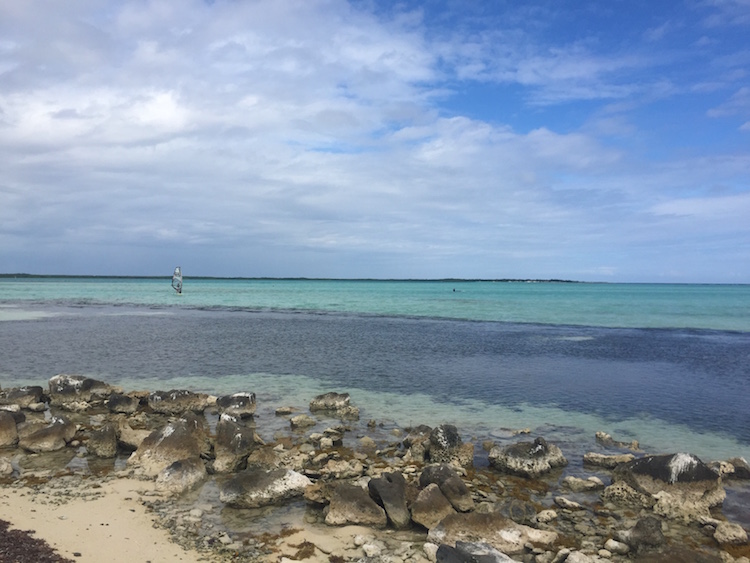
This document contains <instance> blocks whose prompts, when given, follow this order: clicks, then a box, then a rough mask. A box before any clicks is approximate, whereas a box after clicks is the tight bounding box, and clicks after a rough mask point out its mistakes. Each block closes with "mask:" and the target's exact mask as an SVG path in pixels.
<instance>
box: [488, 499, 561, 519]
mask: <svg viewBox="0 0 750 563" xmlns="http://www.w3.org/2000/svg"><path fill="white" fill-rule="evenodd" d="M553 512H554V511H553ZM500 513H501V514H502V515H503V516H507V517H508V518H510V519H511V520H513V521H514V522H516V523H518V524H527V525H533V524H535V523H536V522H537V521H538V520H537V513H536V508H534V505H533V504H531V503H530V502H526V501H523V500H520V499H511V500H510V502H508V503H506V504H505V505H503V507H502V508H501V509H500ZM555 517H557V513H555Z"/></svg>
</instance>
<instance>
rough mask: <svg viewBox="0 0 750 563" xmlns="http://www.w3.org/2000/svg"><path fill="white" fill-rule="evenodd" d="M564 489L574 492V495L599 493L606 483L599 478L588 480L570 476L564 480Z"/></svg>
mask: <svg viewBox="0 0 750 563" xmlns="http://www.w3.org/2000/svg"><path fill="white" fill-rule="evenodd" d="M562 485H563V487H565V488H567V489H569V490H571V491H573V492H574V493H583V492H588V491H599V490H601V489H603V488H604V483H602V481H601V479H599V478H598V477H589V478H588V479H580V478H578V477H573V476H572V475H568V476H567V477H565V478H564V479H563V480H562Z"/></svg>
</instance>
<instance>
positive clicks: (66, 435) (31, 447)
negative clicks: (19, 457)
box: [18, 417, 76, 453]
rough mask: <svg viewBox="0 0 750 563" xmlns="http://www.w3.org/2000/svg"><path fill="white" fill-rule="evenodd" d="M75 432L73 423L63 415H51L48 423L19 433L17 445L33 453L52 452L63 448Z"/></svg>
mask: <svg viewBox="0 0 750 563" xmlns="http://www.w3.org/2000/svg"><path fill="white" fill-rule="evenodd" d="M75 433H76V427H75V424H73V423H72V422H70V421H68V420H67V419H65V418H63V417H53V418H52V421H51V422H50V424H49V425H47V426H45V427H43V428H39V429H36V430H33V431H32V432H30V433H29V434H23V435H21V436H20V437H19V440H18V445H19V446H21V447H22V448H23V449H25V450H27V451H30V452H34V453H40V452H54V451H57V450H61V449H63V448H64V447H65V446H66V444H67V443H68V442H70V441H71V440H72V439H73V437H74V436H75Z"/></svg>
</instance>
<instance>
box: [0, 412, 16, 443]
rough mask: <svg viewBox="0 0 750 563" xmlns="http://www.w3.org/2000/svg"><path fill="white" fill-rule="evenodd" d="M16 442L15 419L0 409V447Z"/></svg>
mask: <svg viewBox="0 0 750 563" xmlns="http://www.w3.org/2000/svg"><path fill="white" fill-rule="evenodd" d="M17 443H18V428H17V427H16V419H15V418H14V417H13V415H12V414H10V413H9V412H4V411H0V448H7V447H9V446H15V445H16V444H17Z"/></svg>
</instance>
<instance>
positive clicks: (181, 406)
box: [148, 389, 209, 415]
mask: <svg viewBox="0 0 750 563" xmlns="http://www.w3.org/2000/svg"><path fill="white" fill-rule="evenodd" d="M208 402H209V401H208V395H206V394H205V393H193V392H192V391H187V390H184V389H173V390H171V391H166V392H165V391H154V392H153V393H151V394H150V395H149V396H148V406H149V407H151V410H153V411H154V412H158V413H162V414H171V415H180V414H185V413H187V412H194V413H202V412H203V411H204V410H206V407H207V406H208Z"/></svg>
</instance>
